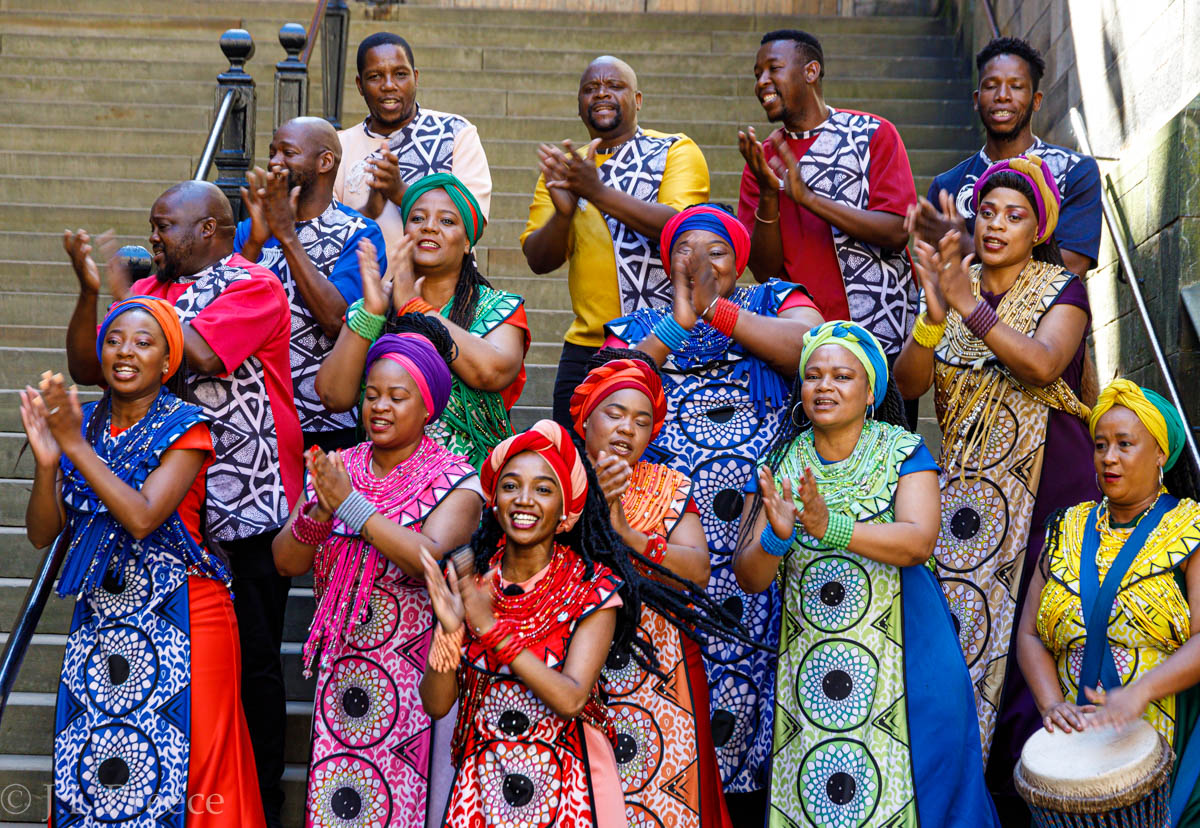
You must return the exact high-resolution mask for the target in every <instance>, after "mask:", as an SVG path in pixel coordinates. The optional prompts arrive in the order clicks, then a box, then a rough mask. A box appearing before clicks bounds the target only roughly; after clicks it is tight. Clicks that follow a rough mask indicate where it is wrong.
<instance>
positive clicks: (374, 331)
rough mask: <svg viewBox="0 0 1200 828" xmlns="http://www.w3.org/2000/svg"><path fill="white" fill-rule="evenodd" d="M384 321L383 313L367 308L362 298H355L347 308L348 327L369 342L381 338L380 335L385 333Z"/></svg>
mask: <svg viewBox="0 0 1200 828" xmlns="http://www.w3.org/2000/svg"><path fill="white" fill-rule="evenodd" d="M383 322H384V317H383V315H382V314H378V313H371V312H370V311H369V310H366V309H365V308H364V307H363V300H362V299H355V300H354V301H353V302H352V303H351V304H350V307H348V308H346V327H347V328H349V329H350V330H352V331H354V332H355V333H356V334H358V335H359V336H361V337H362V338H363V339H365V340H367V342H374V341H375V340H376V339H379V335H380V334H382V333H383Z"/></svg>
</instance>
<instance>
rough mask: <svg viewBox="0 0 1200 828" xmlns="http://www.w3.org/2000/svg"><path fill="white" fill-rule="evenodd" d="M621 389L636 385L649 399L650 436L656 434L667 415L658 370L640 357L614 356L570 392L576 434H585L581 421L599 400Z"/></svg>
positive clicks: (583, 421)
mask: <svg viewBox="0 0 1200 828" xmlns="http://www.w3.org/2000/svg"><path fill="white" fill-rule="evenodd" d="M622 388H636V389H637V390H638V391H641V392H642V393H643V394H645V395H646V396H647V397H649V398H650V407H651V410H652V412H653V414H654V422H653V423H652V424H651V426H650V439H651V440H653V439H654V438H655V437H657V436H658V432H660V431H662V427H663V420H665V419H666V417H667V398H666V396H665V395H664V394H663V387H662V379H661V378H660V377H659V376H658V372H657V371H655V370H654V369H653V368H651V367H650V366H649V365H647V364H646V363H644V362H642V361H641V360H640V359H613V360H609V361H608V362H606V363H604V364H603V365H598V366H596V367H595V368H593V369H592V370H591V371H590V372H588V375H587V376H586V377H584V378H583V382H581V383H579V386H578V387H577V388H576V389H575V391H574V393H572V394H571V421H572V422H573V423H574V424H575V433H576V434H578V435H579V436H580V437H583V436H585V435H584V433H583V424H584V423H585V422H586V421H587V418H588V417H590V416H592V412H593V411H595V410H596V408H597V407H599V405H600V403H602V402H604V401H605V400H606V399H607V398H608V397H609V396H610V395H611V394H613V393H614V392H616V391H620V390H621V389H622Z"/></svg>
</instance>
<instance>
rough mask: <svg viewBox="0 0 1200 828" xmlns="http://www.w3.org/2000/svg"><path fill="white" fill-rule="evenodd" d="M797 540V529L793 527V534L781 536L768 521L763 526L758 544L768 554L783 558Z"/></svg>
mask: <svg viewBox="0 0 1200 828" xmlns="http://www.w3.org/2000/svg"><path fill="white" fill-rule="evenodd" d="M794 540H796V529H795V528H794V527H793V528H792V534H791V535H789V536H788V537H786V538H781V537H779V535H776V534H775V530H774V529H773V528H772V527H771V524H770V523H769V522H768V523H767V525H766V526H764V527H763V530H762V534H761V535H760V536H759V538H758V544H759V546H761V547H762V549H763V551H764V552H766V553H767V554H768V555H774V556H775V557H776V558H782V557H783V556H784V555H786V554H787V551H788V550H789V549H791V548H792V542H793V541H794Z"/></svg>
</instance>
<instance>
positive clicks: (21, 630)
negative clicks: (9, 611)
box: [0, 532, 69, 720]
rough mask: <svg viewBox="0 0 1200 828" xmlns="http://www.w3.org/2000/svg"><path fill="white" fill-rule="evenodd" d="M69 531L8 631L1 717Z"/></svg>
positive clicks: (1, 661)
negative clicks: (10, 630) (15, 621)
mask: <svg viewBox="0 0 1200 828" xmlns="http://www.w3.org/2000/svg"><path fill="white" fill-rule="evenodd" d="M66 535H67V533H66V532H62V533H60V534H59V536H58V537H57V538H56V539H55V541H54V545H53V546H51V547H50V551H49V552H48V553H47V554H46V557H45V559H44V560H43V561H42V566H41V569H39V570H38V573H37V577H36V578H34V579H33V581H32V582H31V583H30V584H29V589H28V590H26V591H25V601H24V603H22V604H21V611H20V612H19V613H18V614H17V623H16V626H14V627H13V631H12V632H11V633H9V634H8V642H7V643H6V644H5V645H4V655H3V656H0V720H3V718H4V709H5V708H6V707H7V706H8V696H9V694H10V693H11V692H12V689H13V686H14V685H15V684H16V683H17V674H18V673H19V672H20V671H21V663H22V662H24V661H25V654H26V653H27V652H29V643H30V641H32V640H33V632H34V630H36V629H37V625H38V622H39V621H40V620H41V619H42V612H43V611H44V610H45V609H46V601H47V600H48V599H49V598H50V592H51V590H53V589H54V579H55V578H57V577H58V570H59V569H61V568H62V562H63V558H65V557H66V556H67V546H68V545H69V544H68V543H67V542H66Z"/></svg>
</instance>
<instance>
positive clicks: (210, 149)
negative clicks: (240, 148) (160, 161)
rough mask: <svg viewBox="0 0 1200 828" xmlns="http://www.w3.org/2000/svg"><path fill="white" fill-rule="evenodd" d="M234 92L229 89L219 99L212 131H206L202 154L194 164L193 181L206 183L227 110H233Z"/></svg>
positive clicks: (227, 113)
mask: <svg viewBox="0 0 1200 828" xmlns="http://www.w3.org/2000/svg"><path fill="white" fill-rule="evenodd" d="M233 94H234V90H232V89H230V90H228V91H227V92H226V93H225V97H223V98H221V107H220V108H219V109H218V110H217V117H216V118H213V125H212V129H210V130H209V131H208V141H207V142H205V144H204V152H202V153H200V161H199V163H197V164H196V174H195V175H193V176H192V180H193V181H207V180H208V172H209V170H210V169H212V163H213V157H214V156H215V155H216V152H217V142H218V141H220V140H221V131H222V130H223V129H225V121H227V120H228V119H229V110H231V109H232V108H233Z"/></svg>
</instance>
